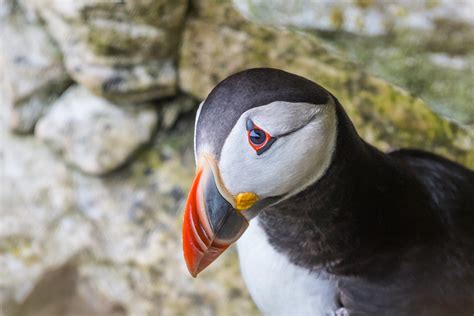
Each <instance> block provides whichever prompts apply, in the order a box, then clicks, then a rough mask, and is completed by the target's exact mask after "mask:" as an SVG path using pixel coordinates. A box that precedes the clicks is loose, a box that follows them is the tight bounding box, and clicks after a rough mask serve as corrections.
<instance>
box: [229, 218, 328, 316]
mask: <svg viewBox="0 0 474 316" xmlns="http://www.w3.org/2000/svg"><path fill="white" fill-rule="evenodd" d="M237 249H238V252H239V259H240V268H241V271H242V275H243V277H244V280H245V283H246V285H247V288H248V290H249V292H250V295H251V296H252V298H253V300H254V301H255V303H256V304H257V306H258V308H259V309H260V311H261V312H262V313H263V314H264V315H271V316H277V315H282V316H283V315H284V316H286V315H292V316H293V315H295V316H300V315H301V316H304V315H312V316H323V315H324V316H329V315H334V313H335V311H336V309H337V307H336V286H335V281H334V280H332V279H331V278H330V277H329V275H328V274H326V273H324V272H310V271H308V270H306V269H303V268H301V267H298V266H296V265H294V264H292V263H291V262H290V261H289V260H288V258H286V257H285V256H284V255H283V254H281V253H278V252H277V251H276V250H275V249H274V248H273V247H272V246H271V245H270V244H269V242H268V240H267V235H266V234H265V232H264V230H263V229H262V227H260V225H259V223H258V217H257V218H255V219H254V220H252V222H251V223H250V226H249V228H248V229H247V231H246V232H245V233H244V235H243V236H242V237H241V238H240V240H239V241H238V243H237Z"/></svg>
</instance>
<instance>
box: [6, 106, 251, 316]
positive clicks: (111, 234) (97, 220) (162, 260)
mask: <svg viewBox="0 0 474 316" xmlns="http://www.w3.org/2000/svg"><path fill="white" fill-rule="evenodd" d="M166 106H167V105H166V104H164V105H163V107H166ZM0 123H1V122H0ZM0 126H1V128H2V130H1V131H0V137H1V139H0V141H1V143H2V146H1V150H0V165H1V166H2V169H1V170H2V172H1V173H0V182H1V183H2V190H0V204H1V206H2V207H1V208H0V218H1V221H0V266H1V267H2V268H1V269H0V307H2V309H1V312H2V313H1V315H6V316H8V315H25V316H38V315H40V316H56V315H58V316H59V315H61V316H64V315H70V316H72V315H74V316H77V315H83V316H87V315H137V316H141V315H255V314H256V310H255V308H254V307H253V303H252V302H251V300H250V298H249V297H248V295H247V293H246V291H245V288H244V285H243V283H242V281H241V279H240V277H239V270H238V265H237V261H236V256H235V253H233V252H230V253H229V254H226V256H225V257H224V258H222V260H219V262H217V263H216V265H214V266H213V267H212V268H211V269H210V271H211V272H209V273H207V274H206V275H203V276H202V277H200V278H198V279H192V278H191V276H189V273H188V272H187V270H186V266H185V264H184V260H183V258H182V253H181V245H180V240H181V238H180V227H181V224H180V220H179V218H180V216H179V214H180V212H181V209H182V207H183V205H184V202H185V197H186V190H187V188H188V187H189V185H190V184H191V181H192V177H193V173H194V158H193V153H192V151H193V150H192V147H193V146H192V133H193V132H192V131H193V114H191V115H187V116H185V117H184V118H183V117H181V119H180V120H179V121H178V125H176V126H175V127H174V128H173V131H171V132H165V131H163V130H161V131H160V133H159V136H158V138H157V139H156V141H155V142H154V143H153V144H152V145H151V148H149V149H148V150H145V151H143V152H142V153H141V154H140V155H139V156H138V157H137V159H136V161H135V162H134V163H133V164H131V165H130V166H128V167H126V168H123V169H121V170H120V171H117V172H115V173H114V174H113V175H110V176H107V177H93V176H88V175H85V174H83V173H81V172H78V171H76V170H74V169H70V168H68V167H67V166H66V165H64V164H63V163H62V162H61V161H60V160H58V159H57V157H56V155H53V154H52V153H51V152H50V151H49V150H48V149H47V148H46V147H45V146H43V145H42V144H41V142H39V141H37V140H36V139H33V138H21V137H18V136H14V135H10V134H8V133H5V132H4V125H2V124H0Z"/></svg>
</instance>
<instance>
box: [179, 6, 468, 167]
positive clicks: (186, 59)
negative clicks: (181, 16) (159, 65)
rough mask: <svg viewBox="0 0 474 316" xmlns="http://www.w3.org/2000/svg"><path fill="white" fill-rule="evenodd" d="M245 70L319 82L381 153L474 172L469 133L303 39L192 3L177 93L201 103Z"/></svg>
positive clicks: (224, 8) (232, 12) (222, 9)
mask: <svg viewBox="0 0 474 316" xmlns="http://www.w3.org/2000/svg"><path fill="white" fill-rule="evenodd" d="M251 67H273V68H280V69H283V70H286V71H289V72H293V73H296V74H298V75H301V76H303V77H306V78H309V79H311V80H314V81H316V82H318V83H320V84H321V85H323V86H324V87H326V88H327V89H329V90H330V91H332V93H333V94H334V95H335V96H336V97H337V98H338V99H339V100H340V101H341V103H342V104H343V105H344V106H345V109H346V110H347V112H348V114H349V116H350V117H351V119H352V120H353V122H354V123H355V125H356V127H357V129H358V131H359V133H360V134H361V136H362V137H363V138H364V139H366V140H367V141H368V142H370V143H372V144H374V145H376V146H378V147H379V148H381V149H382V150H391V149H396V148H399V147H416V148H422V149H426V150H429V151H434V152H437V153H439V154H442V155H445V156H447V157H450V158H452V159H455V160H457V161H459V162H461V163H463V164H465V165H467V166H469V167H471V168H473V167H474V131H473V130H472V129H464V128H462V127H460V126H458V125H456V124H454V123H452V122H449V121H447V120H446V119H443V118H441V117H440V116H438V115H437V114H435V113H434V112H432V110H431V109H430V108H429V107H428V106H427V105H426V104H425V103H424V102H423V101H422V100H420V99H417V98H414V97H412V96H410V95H409V94H408V93H407V92H405V91H403V90H401V89H399V88H397V87H395V86H393V85H391V84H389V83H387V82H385V81H383V80H380V79H378V78H375V77H373V76H370V75H368V74H366V73H365V72H363V71H361V70H360V68H359V67H357V65H355V64H354V63H352V62H350V61H348V60H347V59H346V58H344V57H343V56H341V55H340V54H338V53H337V52H335V51H334V50H333V49H331V48H328V47H327V46H326V45H324V43H323V42H322V41H320V40H319V39H318V38H317V37H315V36H313V35H311V34H308V33H302V32H292V31H289V30H280V29H275V28H266V27H264V26H260V25H257V24H255V23H252V22H248V21H247V20H245V19H244V18H243V17H241V16H240V15H239V14H238V13H237V12H236V11H235V10H234V9H233V8H232V6H231V5H230V4H229V3H228V2H227V4H226V3H222V4H220V5H218V6H216V5H213V2H212V1H199V2H198V3H197V4H196V5H195V11H194V13H193V15H192V17H190V19H189V21H188V22H187V24H186V28H185V32H184V39H183V46H182V51H181V60H180V86H181V89H182V90H184V91H185V92H187V93H190V94H192V95H194V96H195V97H197V98H200V99H203V98H205V97H206V96H207V94H208V93H209V92H210V91H211V89H212V88H213V87H214V86H215V85H216V84H217V83H218V82H219V81H220V80H222V79H224V78H225V77H227V76H228V75H230V74H232V73H234V72H237V71H239V70H243V69H246V68H251Z"/></svg>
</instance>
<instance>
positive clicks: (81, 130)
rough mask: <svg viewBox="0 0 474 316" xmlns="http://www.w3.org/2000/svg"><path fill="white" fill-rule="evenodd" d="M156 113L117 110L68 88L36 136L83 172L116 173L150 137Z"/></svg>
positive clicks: (138, 108) (147, 108)
mask: <svg viewBox="0 0 474 316" xmlns="http://www.w3.org/2000/svg"><path fill="white" fill-rule="evenodd" d="M156 123H157V112H156V110H155V109H154V108H152V107H151V106H150V105H145V104H143V105H140V106H132V105H128V106H127V105H125V104H124V105H121V106H117V105H115V104H113V103H111V102H109V101H106V100H105V99H102V98H99V97H97V96H95V95H93V94H91V93H90V92H89V91H88V90H87V89H85V88H83V87H80V86H74V87H71V88H69V89H68V90H67V91H66V92H65V93H64V94H63V95H62V96H61V97H60V98H59V99H58V100H57V101H56V102H55V103H54V105H53V106H52V108H51V110H50V111H49V113H48V114H47V115H46V116H45V117H43V118H42V119H41V120H40V121H39V122H38V126H37V127H36V131H35V132H36V135H37V136H38V137H39V138H40V139H42V140H43V141H44V142H45V143H47V144H48V145H49V146H51V147H52V148H53V149H54V150H55V151H57V152H59V153H61V154H62V155H63V156H64V158H65V159H66V160H67V161H68V162H70V163H71V164H73V165H75V166H76V167H78V168H79V169H81V170H82V171H84V172H86V173H89V174H96V175H101V174H105V173H108V172H110V171H112V170H114V169H117V168H118V167H120V166H121V165H123V164H124V163H125V162H126V161H127V159H129V158H130V157H131V155H132V154H133V153H134V152H135V151H136V150H137V149H138V148H139V147H140V146H141V145H143V144H145V143H146V142H148V141H149V140H150V138H151V136H152V133H153V131H154V129H155V126H156Z"/></svg>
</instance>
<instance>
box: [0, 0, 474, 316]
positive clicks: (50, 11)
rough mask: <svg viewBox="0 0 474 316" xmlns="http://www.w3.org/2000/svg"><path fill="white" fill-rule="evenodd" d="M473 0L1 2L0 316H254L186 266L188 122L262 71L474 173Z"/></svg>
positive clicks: (240, 294) (394, 139)
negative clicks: (324, 91) (329, 96)
mask: <svg viewBox="0 0 474 316" xmlns="http://www.w3.org/2000/svg"><path fill="white" fill-rule="evenodd" d="M473 6H474V3H473V2H472V1H470V0H458V1H450V0H417V1H404V0H400V1H393V2H389V3H388V2H386V1H383V0H347V1H342V0H341V1H319V0H294V1H283V0H278V1H265V0H242V1H240V0H235V1H233V2H231V1H222V0H220V1H216V0H195V1H188V0H134V1H131V0H123V1H120V0H117V1H115V0H114V1H111V0H110V1H109V0H105V1H94V0H0V109H1V111H0V144H1V149H0V315H6V316H10V315H28V316H29V315H40V316H50V315H51V316H55V315H68V316H72V315H257V314H258V312H257V310H256V309H255V307H254V305H253V303H252V302H251V300H250V298H249V296H248V294H247V291H246V289H245V287H244V284H243V282H242V280H241V279H240V275H239V268H238V264H237V261H236V260H237V259H236V254H235V252H232V251H231V252H227V253H226V254H225V255H224V256H223V257H221V258H220V259H219V260H218V261H217V262H216V263H215V264H214V265H212V266H211V267H210V268H209V269H208V270H206V272H205V273H203V274H201V275H200V276H199V278H198V279H192V278H191V277H190V276H189V274H188V273H187V271H186V268H185V265H184V261H183V259H182V255H181V237H180V223H181V212H182V210H183V205H184V202H185V198H186V193H187V189H188V187H189V185H190V182H191V180H192V177H193V173H194V158H193V153H192V151H193V150H192V147H193V146H192V142H193V141H192V136H193V119H194V115H195V111H196V107H197V105H198V104H199V102H200V101H202V100H203V99H204V98H205V97H206V95H207V94H208V93H209V92H210V90H211V89H212V88H213V86H214V85H215V84H216V83H217V82H219V81H220V80H221V79H223V78H225V77H226V76H228V75H229V74H231V73H234V72H236V71H238V70H242V69H245V68H250V67H261V66H269V67H275V68H281V69H284V70H287V71H290V72H294V73H297V74H300V75H302V76H305V77H307V78H309V79H312V80H314V81H317V82H318V83H320V84H322V85H323V86H325V87H327V88H328V89H329V90H331V91H332V92H333V93H334V94H335V95H336V96H337V97H338V98H339V100H340V101H341V102H342V104H343V105H344V106H345V108H346V110H347V112H348V113H349V115H350V116H351V118H352V119H353V121H354V123H355V124H356V126H357V128H358V130H359V132H360V134H361V135H362V136H363V137H364V138H365V139H366V140H367V141H369V142H371V143H373V144H374V145H376V146H377V147H379V148H380V149H382V150H392V149H396V148H399V147H416V148H422V149H426V150H430V151H434V152H437V153H440V154H443V155H445V156H447V157H449V158H451V159H454V160H457V161H458V162H460V163H463V164H464V165H466V166H468V167H470V168H474V104H473V98H474V87H473V85H474V83H473V79H474V76H473V75H474V74H473V65H474V29H473V24H474V20H473V19H474V17H473V15H474V7H473Z"/></svg>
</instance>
